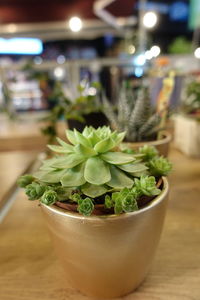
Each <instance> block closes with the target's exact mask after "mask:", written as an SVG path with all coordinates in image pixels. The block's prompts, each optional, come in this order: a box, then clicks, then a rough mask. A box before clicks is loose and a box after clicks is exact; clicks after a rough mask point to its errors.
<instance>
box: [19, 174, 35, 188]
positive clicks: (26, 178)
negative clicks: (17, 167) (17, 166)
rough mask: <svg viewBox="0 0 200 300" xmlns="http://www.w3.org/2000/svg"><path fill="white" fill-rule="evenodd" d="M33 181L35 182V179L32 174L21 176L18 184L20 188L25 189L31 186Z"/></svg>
mask: <svg viewBox="0 0 200 300" xmlns="http://www.w3.org/2000/svg"><path fill="white" fill-rule="evenodd" d="M33 181H34V177H33V176H32V175H30V174H27V175H23V176H21V177H20V178H19V179H18V181H17V184H18V185H19V186H20V187H22V188H25V187H26V186H27V185H28V184H31V183H32V182H33Z"/></svg>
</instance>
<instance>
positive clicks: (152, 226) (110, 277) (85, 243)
mask: <svg viewBox="0 0 200 300" xmlns="http://www.w3.org/2000/svg"><path fill="white" fill-rule="evenodd" d="M66 135H67V139H68V141H70V143H66V142H64V141H62V140H60V139H58V142H59V144H60V146H58V145H51V146H49V148H50V149H51V150H52V151H55V152H57V153H58V155H56V156H53V157H52V158H51V159H48V160H45V161H43V162H42V166H41V167H40V170H39V171H38V172H36V173H35V174H34V175H33V176H32V175H25V176H22V177H21V178H20V179H19V185H20V186H21V187H24V188H25V191H26V194H27V196H28V198H29V200H35V199H38V200H39V201H40V203H41V208H42V212H43V214H44V216H45V219H46V222H47V225H48V227H49V229H50V231H51V233H52V237H53V240H54V242H55V247H56V249H57V252H58V254H59V257H60V259H61V261H62V264H63V266H64V268H65V271H66V275H67V279H68V280H69V282H71V284H72V286H73V287H75V288H77V289H78V290H80V291H82V292H83V293H84V294H87V295H90V296H93V297H118V296H122V295H125V294H127V293H130V292H131V291H133V290H134V289H135V288H136V287H137V286H138V285H139V284H140V283H141V282H142V281H143V279H144V277H145V276H146V274H147V272H148V269H149V267H150V264H151V261H152V258H153V256H154V253H155V250H156V247H157V244H158V241H159V238H160V233H161V230H162V225H163V221H164V216H165V211H166V203H167V194H168V183H167V179H166V178H165V177H162V176H163V175H167V174H168V173H169V171H170V170H171V164H170V163H169V161H168V160H167V159H166V158H164V157H159V156H158V152H157V150H156V149H155V148H153V147H149V146H145V147H143V148H142V149H140V152H138V153H135V154H127V153H123V152H121V151H120V150H119V144H120V142H121V141H122V140H123V138H124V136H125V133H117V132H116V131H114V132H112V131H111V130H110V128H109V127H102V128H98V129H94V128H92V127H86V128H85V129H84V130H83V132H82V133H80V132H78V131H77V130H75V129H74V131H71V130H67V131H66Z"/></svg>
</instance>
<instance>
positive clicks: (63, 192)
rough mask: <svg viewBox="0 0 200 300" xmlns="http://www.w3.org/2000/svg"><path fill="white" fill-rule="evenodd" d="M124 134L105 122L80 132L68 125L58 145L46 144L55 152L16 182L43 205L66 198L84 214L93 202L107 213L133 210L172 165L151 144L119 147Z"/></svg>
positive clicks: (156, 192)
mask: <svg viewBox="0 0 200 300" xmlns="http://www.w3.org/2000/svg"><path fill="white" fill-rule="evenodd" d="M124 135H125V133H117V132H116V131H113V132H112V131H111V130H110V128H109V127H106V126H104V127H100V128H98V129H94V128H93V127H85V129H84V130H83V132H82V133H80V132H78V131H77V130H76V129H74V130H73V131H71V130H67V131H66V136H67V139H68V141H67V142H65V141H63V140H61V139H59V138H58V139H57V141H58V143H59V145H49V146H48V147H49V148H50V149H51V151H53V152H56V155H55V156H52V158H50V159H47V160H44V161H43V163H42V166H41V167H40V169H39V171H38V172H36V173H35V174H33V175H25V176H22V177H21V178H20V179H19V180H18V184H19V185H20V186H21V187H24V188H25V192H26V194H27V196H28V198H29V200H36V199H38V200H39V201H40V202H41V203H43V204H45V205H53V204H55V203H56V202H61V201H62V202H67V203H70V204H72V205H75V207H76V209H77V212H79V213H80V214H83V215H84V216H90V215H91V214H92V212H93V210H94V208H95V205H96V204H100V206H101V207H103V209H104V210H105V211H106V213H107V212H108V213H113V212H114V213H115V214H121V213H129V212H132V211H136V210H138V203H139V201H140V197H142V196H144V195H145V196H147V197H150V199H152V197H154V196H157V195H159V194H160V192H161V190H160V189H159V188H157V186H156V184H157V179H156V177H160V176H162V175H166V174H168V172H169V171H170V170H171V164H170V163H169V161H168V160H167V159H166V158H163V157H159V156H158V152H157V150H155V148H153V147H151V146H150V147H149V146H144V147H142V148H140V149H139V151H128V150H129V149H128V150H127V149H126V151H125V152H122V151H121V150H120V143H121V141H122V140H123V138H124ZM97 207H98V206H96V208H97Z"/></svg>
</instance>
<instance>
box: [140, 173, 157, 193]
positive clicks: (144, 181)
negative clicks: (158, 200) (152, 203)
mask: <svg viewBox="0 0 200 300" xmlns="http://www.w3.org/2000/svg"><path fill="white" fill-rule="evenodd" d="M135 187H136V189H137V191H138V193H140V194H141V195H146V196H156V195H159V194H160V190H159V189H158V188H157V187H156V180H155V177H154V176H141V177H140V179H138V178H135Z"/></svg>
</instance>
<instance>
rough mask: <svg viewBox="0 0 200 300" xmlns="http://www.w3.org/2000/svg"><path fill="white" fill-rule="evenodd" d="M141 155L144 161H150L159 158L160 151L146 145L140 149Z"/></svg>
mask: <svg viewBox="0 0 200 300" xmlns="http://www.w3.org/2000/svg"><path fill="white" fill-rule="evenodd" d="M139 153H141V154H143V155H144V156H143V160H145V161H148V160H149V159H152V158H154V157H156V156H158V150H157V149H156V148H155V147H153V146H148V145H144V146H143V147H140V148H139Z"/></svg>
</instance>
